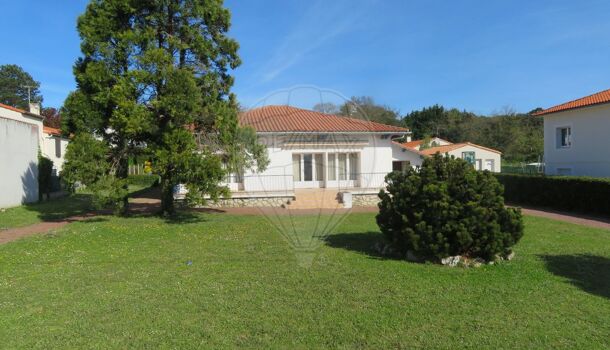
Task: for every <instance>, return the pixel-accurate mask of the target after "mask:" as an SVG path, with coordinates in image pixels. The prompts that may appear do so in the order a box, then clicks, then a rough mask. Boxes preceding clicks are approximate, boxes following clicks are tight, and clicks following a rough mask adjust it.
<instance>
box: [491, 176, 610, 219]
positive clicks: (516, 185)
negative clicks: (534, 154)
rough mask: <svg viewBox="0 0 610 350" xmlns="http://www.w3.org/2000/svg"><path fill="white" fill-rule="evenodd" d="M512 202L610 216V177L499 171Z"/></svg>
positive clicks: (506, 192) (508, 199) (509, 200)
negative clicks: (522, 173)
mask: <svg viewBox="0 0 610 350" xmlns="http://www.w3.org/2000/svg"><path fill="white" fill-rule="evenodd" d="M495 176H496V178H497V179H498V181H500V183H502V184H503V185H504V188H505V193H504V197H505V198H506V201H507V202H509V203H514V204H519V205H530V206H535V207H545V208H551V209H556V210H566V211H576V212H582V213H586V214H598V215H604V216H608V217H610V200H609V198H610V180H609V179H600V178H589V177H575V176H540V175H538V176H535V175H513V174H496V175H495Z"/></svg>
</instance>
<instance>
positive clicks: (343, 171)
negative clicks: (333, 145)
mask: <svg viewBox="0 0 610 350" xmlns="http://www.w3.org/2000/svg"><path fill="white" fill-rule="evenodd" d="M339 180H347V153H339Z"/></svg>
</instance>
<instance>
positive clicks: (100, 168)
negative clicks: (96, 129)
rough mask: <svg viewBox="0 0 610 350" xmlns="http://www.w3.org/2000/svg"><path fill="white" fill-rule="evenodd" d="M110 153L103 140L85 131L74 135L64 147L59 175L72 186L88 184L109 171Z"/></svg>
mask: <svg viewBox="0 0 610 350" xmlns="http://www.w3.org/2000/svg"><path fill="white" fill-rule="evenodd" d="M109 153H110V151H109V149H108V145H107V144H106V143H105V142H104V141H100V140H96V139H95V138H94V137H93V136H91V135H90V134H87V133H82V134H78V135H76V136H75V137H74V138H73V139H72V140H71V141H70V143H68V146H67V147H66V154H65V156H64V159H65V161H64V165H63V169H62V171H61V176H62V178H63V179H64V181H65V182H66V183H67V184H68V185H69V187H71V188H72V187H73V186H74V185H75V184H76V183H80V184H82V185H85V186H90V185H92V184H94V183H95V182H97V181H98V180H99V179H101V178H102V177H104V176H105V175H106V174H108V173H109V168H110V165H109V163H108V161H107V158H108V154H109Z"/></svg>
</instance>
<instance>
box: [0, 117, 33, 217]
mask: <svg viewBox="0 0 610 350" xmlns="http://www.w3.org/2000/svg"><path fill="white" fill-rule="evenodd" d="M39 139H40V130H39V126H38V125H36V124H30V123H25V122H21V121H18V120H14V119H8V118H4V117H0V208H6V207H12V206H17V205H20V204H22V203H29V202H35V201H37V200H38V149H39Z"/></svg>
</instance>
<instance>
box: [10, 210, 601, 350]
mask: <svg viewBox="0 0 610 350" xmlns="http://www.w3.org/2000/svg"><path fill="white" fill-rule="evenodd" d="M183 219H184V221H183V222H181V223H178V222H177V221H174V222H168V221H164V220H162V219H160V218H144V217H140V218H111V217H102V218H96V219H92V220H90V221H88V222H78V223H72V224H70V225H68V226H67V227H66V228H65V229H63V230H62V231H59V232H56V233H53V234H47V235H40V236H34V237H30V238H26V239H22V240H19V241H15V242H12V243H9V244H6V245H2V246H0V339H2V347H5V348H58V347H59V348H75V347H78V348H233V347H247V348H252V347H259V348H269V347H271V348H293V347H297V348H326V347H331V348H350V349H351V348H463V347H470V348H472V347H478V348H553V349H554V348H569V349H574V348H583V349H594V348H599V349H601V348H608V347H610V340H609V337H608V335H609V334H610V231H607V230H601V229H590V228H585V227H582V226H575V225H570V224H566V223H560V222H556V221H551V220H546V219H539V218H532V217H527V218H526V233H525V236H524V238H523V240H522V241H521V242H520V243H519V244H518V245H517V246H516V248H515V251H516V254H517V255H516V258H515V259H514V260H513V261H511V262H508V263H502V264H500V265H495V266H484V267H482V268H479V269H461V268H455V269H451V268H446V267H441V266H436V265H426V264H415V263H408V262H405V261H397V260H388V259H383V258H381V257H379V256H377V255H376V254H375V253H374V251H373V250H372V249H371V247H372V246H373V245H374V244H375V242H376V241H378V240H379V239H380V234H379V233H378V229H377V226H376V224H375V220H374V215H372V214H353V215H350V216H349V217H348V218H347V219H346V220H345V221H343V222H342V223H341V224H340V225H339V226H338V227H337V229H336V230H335V231H336V232H335V233H334V234H332V235H330V236H329V237H328V238H326V239H325V240H324V243H323V244H321V245H318V244H315V242H314V243H311V242H310V243H307V242H308V241H307V239H306V237H304V235H306V232H308V231H309V232H311V231H312V230H314V229H313V228H314V227H316V223H318V218H317V217H316V216H308V217H297V218H294V220H295V221H294V222H291V224H294V226H295V227H298V228H299V229H300V231H299V232H301V233H297V234H296V235H295V234H293V233H289V231H284V232H285V234H279V233H278V232H277V231H276V230H275V228H274V227H283V226H282V224H285V223H287V222H288V220H289V218H286V217H283V218H280V219H279V222H280V223H279V224H278V222H273V221H272V223H273V224H272V223H270V222H269V221H267V220H265V218H264V217H261V216H230V215H226V214H199V215H198V216H192V217H189V216H186V217H183ZM322 219H323V220H325V218H322ZM319 226H320V225H318V227H319ZM331 226H332V225H331ZM317 230H318V231H319V229H317ZM288 241H291V242H293V243H292V245H296V246H310V247H317V249H316V250H315V251H316V253H317V255H316V256H315V258H314V259H313V261H312V263H311V265H308V264H307V259H303V256H302V254H301V253H299V258H298V259H297V255H296V254H295V251H294V250H293V249H292V248H291V245H290V244H288V243H287V242H288ZM295 242H296V243H295ZM303 266H305V267H303Z"/></svg>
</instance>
